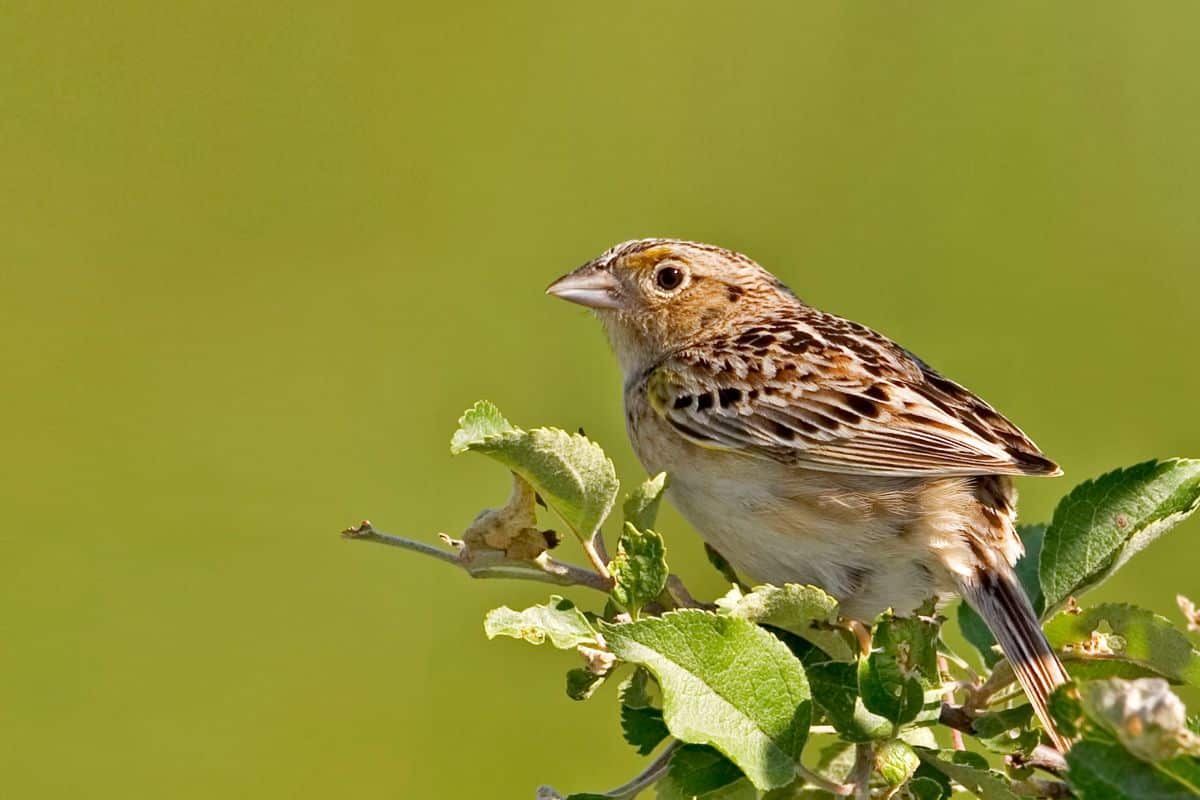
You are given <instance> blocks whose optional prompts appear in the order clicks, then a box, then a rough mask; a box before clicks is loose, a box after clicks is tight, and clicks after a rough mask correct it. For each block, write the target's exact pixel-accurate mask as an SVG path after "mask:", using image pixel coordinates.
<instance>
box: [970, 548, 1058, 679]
mask: <svg viewBox="0 0 1200 800" xmlns="http://www.w3.org/2000/svg"><path fill="white" fill-rule="evenodd" d="M1017 533H1018V534H1019V535H1020V537H1021V542H1022V543H1023V544H1024V545H1025V555H1024V556H1022V557H1021V560H1020V561H1018V562H1017V565H1016V573H1017V578H1018V579H1019V580H1020V581H1021V587H1022V588H1023V589H1024V590H1025V594H1026V596H1027V597H1028V598H1029V602H1031V603H1033V608H1034V610H1035V611H1037V612H1038V613H1039V614H1041V613H1042V609H1043V607H1044V606H1045V602H1046V599H1045V597H1043V596H1042V584H1041V583H1040V582H1039V581H1038V564H1039V562H1040V561H1041V555H1042V541H1043V539H1044V538H1045V535H1046V526H1045V525H1021V526H1019V527H1018V528H1017ZM958 627H959V629H960V630H961V631H962V634H963V636H964V637H965V638H966V640H967V641H968V642H970V643H971V644H972V645H974V646H975V649H976V650H978V651H979V654H980V655H981V656H983V661H984V663H985V664H987V665H988V666H989V667H994V666H995V665H996V662H997V661H999V660H1000V653H999V652H998V651H997V650H995V649H994V648H995V646H996V637H994V636H992V632H991V631H990V630H988V626H987V625H986V624H985V623H984V621H983V618H982V617H980V616H979V614H977V613H975V609H973V608H971V607H970V606H969V605H967V604H966V603H965V602H963V603H959V606H958Z"/></svg>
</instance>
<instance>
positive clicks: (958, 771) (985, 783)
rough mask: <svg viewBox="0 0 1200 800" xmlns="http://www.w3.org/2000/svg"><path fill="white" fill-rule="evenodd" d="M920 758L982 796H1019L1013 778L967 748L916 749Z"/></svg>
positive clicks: (1010, 799) (998, 799) (995, 799)
mask: <svg viewBox="0 0 1200 800" xmlns="http://www.w3.org/2000/svg"><path fill="white" fill-rule="evenodd" d="M916 752H917V755H918V756H920V758H921V760H922V761H924V762H925V763H926V764H928V765H929V766H930V767H932V768H933V769H935V770H937V771H938V772H940V773H942V774H943V775H945V776H946V777H947V778H949V779H950V780H952V781H954V782H955V783H957V784H959V785H960V786H962V787H963V788H965V789H966V790H967V791H969V792H971V793H972V794H974V795H975V796H976V797H978V798H979V800H1017V798H1018V797H1019V795H1018V794H1017V793H1016V792H1015V791H1013V788H1012V782H1011V781H1010V780H1009V779H1008V778H1006V777H1005V776H1003V775H1001V774H1000V773H998V772H994V771H992V770H991V769H989V768H988V764H987V760H986V759H984V758H983V757H982V756H980V755H979V754H977V753H972V752H970V751H967V750H943V751H941V752H940V753H939V752H935V751H932V750H920V749H919V750H917V751H916Z"/></svg>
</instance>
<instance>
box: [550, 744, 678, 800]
mask: <svg viewBox="0 0 1200 800" xmlns="http://www.w3.org/2000/svg"><path fill="white" fill-rule="evenodd" d="M681 744H682V742H680V741H679V740H678V739H674V740H672V741H671V743H670V744H668V745H667V746H666V747H665V748H664V749H663V751H662V752H661V753H659V755H658V758H656V759H654V760H653V761H651V762H650V763H649V764H648V765H646V768H645V769H644V770H642V771H641V772H639V773H638V774H637V775H636V776H635V777H634V778H633V779H632V780H630V781H629V782H628V783H624V784H622V785H620V786H618V787H617V788H615V789H609V790H608V791H607V792H601V793H600V796H601V797H611V798H613V799H614V800H630V798H633V797H636V796H637V795H638V793H639V792H642V791H644V790H646V789H648V788H649V787H650V786H651V785H652V784H654V782H655V781H657V780H658V779H659V778H661V777H662V776H663V775H665V774H666V773H667V764H668V763H670V761H671V756H673V755H675V751H676V750H677V749H679V745H681ZM537 800H563V796H562V795H561V794H559V793H558V792H557V791H555V790H554V789H552V788H551V787H549V786H542V787H540V788H539V789H538V791H537Z"/></svg>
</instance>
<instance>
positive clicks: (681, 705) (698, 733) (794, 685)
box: [599, 609, 812, 789]
mask: <svg viewBox="0 0 1200 800" xmlns="http://www.w3.org/2000/svg"><path fill="white" fill-rule="evenodd" d="M599 624H600V627H601V632H602V633H603V634H604V637H605V640H606V641H607V643H608V646H609V648H610V649H611V650H612V652H613V653H614V654H616V656H617V657H618V658H620V659H621V660H623V661H629V662H632V663H634V664H640V665H642V666H645V667H647V668H648V669H649V670H650V671H651V672H653V673H654V675H655V677H656V678H657V680H658V684H659V686H660V687H661V689H662V694H663V715H664V718H665V721H666V723H667V727H668V728H669V729H670V731H671V733H672V734H673V735H674V736H675V737H676V738H678V739H680V740H682V741H684V742H691V743H694V744H710V745H713V746H714V747H716V748H717V749H718V750H720V751H721V752H722V753H724V754H725V755H726V756H727V757H728V758H729V759H730V760H732V761H733V762H734V763H735V764H737V766H738V767H739V768H740V769H741V770H742V771H743V772H744V773H745V774H746V776H747V777H748V778H750V780H751V781H752V782H753V783H754V784H755V785H756V786H758V787H759V788H761V789H770V788H774V787H777V786H785V785H787V784H788V783H790V782H791V781H792V779H793V777H794V776H795V769H796V763H797V762H798V760H799V758H800V751H801V749H802V748H803V746H804V741H805V738H806V736H807V734H808V724H809V720H810V718H811V713H812V706H811V699H810V696H809V690H808V681H807V680H806V679H805V676H804V669H803V667H802V666H801V665H800V662H799V661H798V660H797V659H796V657H795V656H793V655H792V653H791V652H790V651H789V650H788V649H787V647H786V646H785V645H784V644H783V643H782V642H780V641H779V640H778V639H776V638H775V637H774V636H772V635H771V634H769V633H768V632H767V631H765V630H763V629H762V628H759V627H758V626H756V625H754V624H753V623H750V622H748V621H746V620H741V619H734V618H731V617H722V616H717V615H715V614H710V613H706V612H704V611H699V610H694V609H688V610H683V611H676V612H671V613H669V614H665V615H663V616H662V617H651V618H646V619H642V620H638V621H635V622H630V623H625V624H619V625H613V624H609V623H604V622H601V623H599Z"/></svg>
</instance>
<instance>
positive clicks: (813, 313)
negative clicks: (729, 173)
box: [547, 239, 1069, 750]
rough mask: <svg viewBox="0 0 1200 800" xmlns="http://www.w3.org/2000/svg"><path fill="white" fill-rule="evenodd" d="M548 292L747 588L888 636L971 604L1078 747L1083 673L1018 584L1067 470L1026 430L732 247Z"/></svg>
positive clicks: (653, 463) (1060, 741)
mask: <svg viewBox="0 0 1200 800" xmlns="http://www.w3.org/2000/svg"><path fill="white" fill-rule="evenodd" d="M547 293H548V294H551V295H555V296H557V297H560V298H562V299H564V300H568V301H571V302H573V303H578V304H581V305H583V306H586V307H588V308H590V309H592V310H593V311H594V312H595V313H596V315H597V316H598V317H599V319H600V322H601V323H602V324H603V326H604V328H605V330H606V332H607V334H608V338H609V341H610V343H611V345H612V349H613V351H614V352H615V354H616V357H617V360H618V362H619V364H620V368H621V371H622V373H623V375H624V405H625V421H626V427H627V430H628V433H629V438H630V441H631V443H632V445H633V449H634V451H635V452H636V453H637V456H638V458H639V459H640V461H641V462H642V464H643V466H644V467H645V468H646V470H647V471H648V472H649V473H650V474H656V473H658V472H667V473H668V474H669V475H670V479H671V480H670V488H669V489H668V498H669V499H670V500H671V502H672V503H673V504H674V505H675V506H676V508H678V510H679V511H680V513H681V514H682V515H683V516H684V518H686V519H687V520H688V522H689V523H690V524H691V525H692V526H693V527H694V528H695V529H696V530H697V532H698V533H699V534H700V535H701V536H702V537H703V538H704V539H705V541H707V542H708V544H709V545H711V546H712V547H713V548H715V549H716V550H717V551H718V552H720V553H721V554H722V555H723V556H724V557H725V558H726V559H728V560H729V561H730V563H732V564H733V566H734V567H735V568H736V569H737V570H738V571H739V572H742V573H743V574H745V575H746V576H748V577H750V578H752V579H754V580H755V581H760V582H764V583H772V584H776V585H783V584H785V583H800V584H811V585H815V586H818V587H820V588H822V589H823V590H825V591H826V592H827V593H829V594H830V595H832V596H833V597H835V598H836V599H837V600H838V601H839V603H840V604H841V613H842V615H843V616H844V617H847V618H849V619H855V620H860V621H865V622H868V623H869V622H870V621H872V620H874V619H875V617H876V616H877V615H878V614H880V613H881V612H883V611H885V610H887V609H892V610H893V611H894V612H895V613H898V614H907V613H912V612H914V611H915V610H916V609H917V608H918V607H919V606H921V605H922V604H924V603H925V602H926V601H928V600H929V599H930V598H931V597H932V598H937V599H938V600H939V601H943V602H944V601H946V600H948V599H949V598H952V597H953V596H955V595H960V596H962V597H963V598H964V599H965V601H966V602H967V603H969V604H970V605H971V607H972V608H974V609H975V610H976V611H977V612H978V613H979V615H980V616H981V617H982V618H983V620H984V621H985V622H986V624H987V626H988V628H990V629H991V631H992V633H993V634H994V635H995V637H996V640H997V642H998V643H999V644H1000V647H1001V649H1002V650H1003V651H1004V653H1005V655H1006V656H1007V658H1008V660H1009V662H1010V663H1011V664H1012V667H1013V670H1014V672H1015V674H1016V676H1017V678H1018V680H1019V682H1020V684H1021V686H1022V687H1023V688H1024V690H1025V693H1026V694H1027V695H1028V697H1029V699H1030V701H1031V702H1032V704H1033V706H1034V709H1035V711H1036V712H1037V715H1038V717H1039V719H1040V720H1041V722H1042V725H1043V726H1044V727H1045V729H1046V731H1047V733H1048V734H1049V736H1050V738H1051V740H1052V741H1053V742H1054V743H1055V745H1056V746H1057V747H1058V748H1059V749H1060V750H1065V749H1066V748H1067V747H1068V746H1069V741H1068V740H1067V739H1065V738H1064V737H1063V736H1061V735H1060V734H1059V733H1058V732H1057V731H1056V730H1055V728H1054V724H1053V721H1052V719H1051V717H1050V715H1049V713H1048V711H1047V698H1048V697H1049V695H1050V693H1051V692H1052V691H1053V690H1054V688H1055V687H1056V686H1058V685H1060V684H1062V683H1065V682H1066V681H1067V680H1068V678H1067V674H1066V672H1065V670H1064V669H1063V666H1062V663H1061V662H1060V661H1059V659H1058V658H1057V656H1056V655H1055V653H1054V650H1053V648H1052V647H1051V646H1050V644H1049V643H1048V642H1047V641H1046V638H1045V636H1044V635H1043V633H1042V631H1041V626H1040V623H1039V620H1038V616H1037V614H1036V613H1035V612H1034V610H1033V607H1032V605H1031V604H1030V602H1029V599H1028V598H1027V597H1026V595H1025V592H1024V590H1023V589H1022V587H1021V584H1020V582H1019V581H1018V580H1017V578H1016V574H1015V572H1014V571H1013V565H1014V564H1015V563H1016V561H1017V560H1018V559H1019V558H1020V557H1021V555H1022V554H1023V550H1024V548H1023V546H1022V543H1021V539H1020V538H1019V537H1018V535H1017V532H1016V527H1015V520H1016V500H1017V494H1016V490H1015V489H1014V487H1013V482H1012V477H1011V476H1014V475H1042V476H1054V475H1060V474H1062V471H1061V470H1060V469H1059V467H1058V465H1057V464H1055V463H1054V462H1053V461H1051V460H1050V459H1048V458H1047V457H1046V456H1045V455H1043V454H1042V452H1041V451H1040V450H1039V449H1038V447H1037V445H1035V444H1034V443H1033V442H1032V441H1031V440H1030V439H1029V437H1028V436H1026V435H1025V434H1024V433H1022V432H1021V430H1020V429H1018V428H1017V426H1016V425H1014V424H1013V423H1011V422H1009V421H1008V420H1007V419H1006V418H1005V417H1003V416H1002V415H1001V414H1000V413H998V412H997V411H996V410H995V409H993V408H992V407H991V406H990V405H988V404H987V403H986V402H984V401H983V400H981V399H980V398H979V397H978V396H976V395H975V394H973V393H972V392H970V391H969V390H967V389H965V388H963V387H962V386H961V385H959V384H957V383H955V382H954V381H952V380H949V379H948V378H945V377H943V376H942V375H941V374H939V373H938V372H936V371H935V370H934V369H932V368H931V367H930V366H929V365H927V364H926V363H925V362H923V361H921V359H919V358H917V357H916V356H915V355H913V354H912V353H910V352H908V351H907V350H905V349H904V348H902V347H900V346H899V345H897V344H896V343H894V342H893V341H891V340H890V339H888V338H887V337H885V336H883V335H882V334H880V333H877V332H875V331H873V330H871V329H870V328H867V327H865V326H863V325H860V324H858V323H856V322H851V321H849V320H847V319H843V318H842V317H838V316H835V315H833V314H829V313H826V312H823V311H819V310H817V309H816V308H813V307H812V306H810V305H808V304H806V303H804V302H803V301H801V300H800V299H799V298H798V297H797V296H796V295H795V294H793V293H792V291H791V290H790V289H788V288H787V287H786V286H785V285H784V284H783V283H782V282H781V281H780V280H779V279H778V278H776V277H775V276H774V275H772V274H771V273H770V272H768V271H767V270H765V269H763V268H762V267H760V266H759V265H758V264H757V263H755V262H754V261H752V260H751V259H749V258H747V257H746V256H744V255H741V254H739V253H735V252H732V251H730V250H726V249H724V248H721V247H716V246H713V245H708V244H700V243H697V242H688V241H680V240H675V239H640V240H635V241H629V242H624V243H622V244H618V245H616V246H615V247H613V248H611V249H609V250H608V251H606V252H605V253H604V254H602V255H601V256H600V257H599V258H596V259H594V260H592V261H589V262H588V263H586V264H584V265H583V266H581V267H579V268H578V269H576V270H574V271H573V272H571V273H569V274H567V275H565V276H563V277H562V278H560V279H558V280H557V281H555V282H554V283H552V284H551V285H550V287H549V288H548V289H547Z"/></svg>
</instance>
